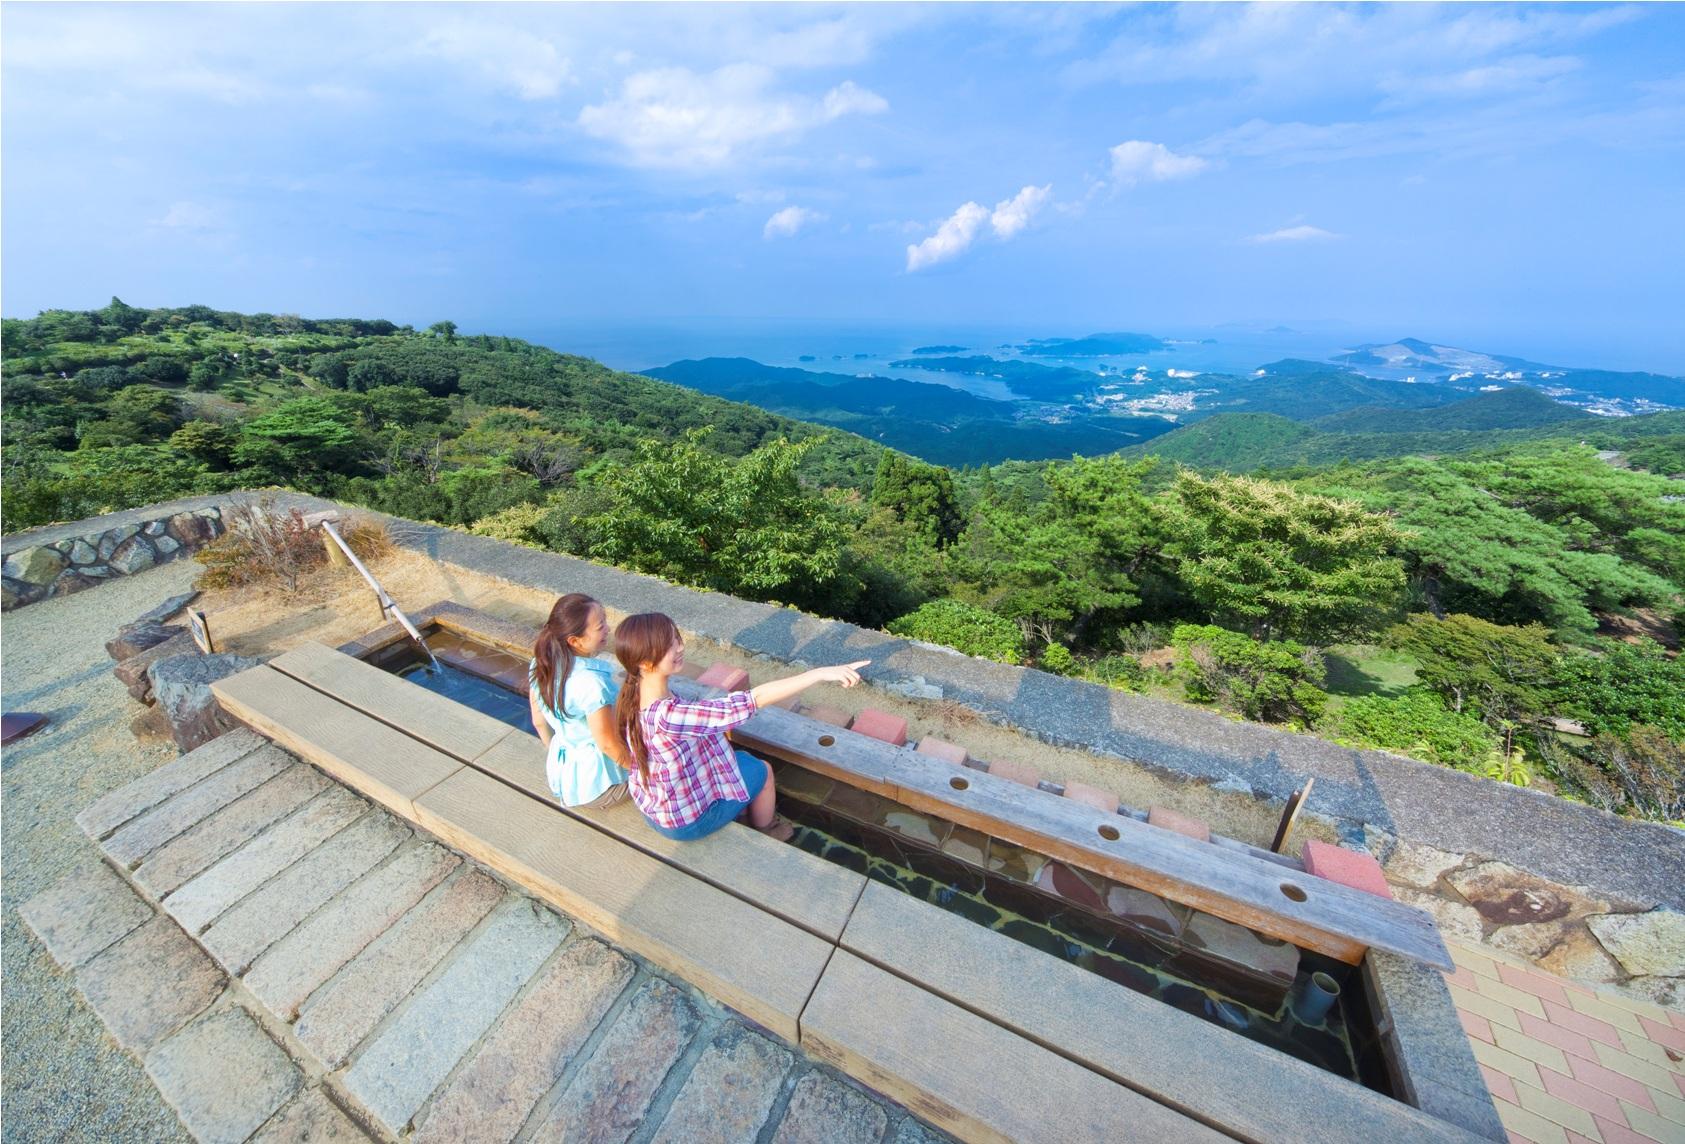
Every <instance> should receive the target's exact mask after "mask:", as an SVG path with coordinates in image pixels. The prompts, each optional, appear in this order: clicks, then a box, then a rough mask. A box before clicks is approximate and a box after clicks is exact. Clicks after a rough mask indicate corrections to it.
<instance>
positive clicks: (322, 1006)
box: [294, 867, 504, 1068]
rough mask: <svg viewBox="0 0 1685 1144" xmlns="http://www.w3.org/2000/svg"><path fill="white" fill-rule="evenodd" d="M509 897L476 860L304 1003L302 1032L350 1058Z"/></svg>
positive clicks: (339, 1058) (333, 1055) (317, 1047)
mask: <svg viewBox="0 0 1685 1144" xmlns="http://www.w3.org/2000/svg"><path fill="white" fill-rule="evenodd" d="M503 897H504V889H503V887H502V885H500V884H499V883H498V882H497V880H496V879H495V878H492V877H491V876H490V875H488V874H486V873H485V872H484V871H482V870H480V869H478V868H475V867H470V868H467V869H464V870H463V871H462V873H461V874H459V875H458V876H457V877H455V878H452V879H451V880H450V881H448V882H446V883H445V884H444V885H442V886H439V887H438V888H437V889H435V890H434V891H433V892H432V893H431V894H429V895H428V896H427V897H426V898H424V899H423V900H422V901H421V903H420V904H419V905H417V906H416V907H415V908H414V909H412V910H411V911H410V912H409V913H407V914H405V915H404V916H403V918H401V919H400V920H399V921H398V922H397V923H395V924H394V925H393V926H392V928H391V929H389V930H387V931H386V932H385V933H384V934H382V935H381V936H380V937H379V939H377V940H376V941H373V942H371V943H370V944H369V946H368V948H366V949H364V950H363V952H362V953H360V954H358V955H357V956H356V957H355V958H353V959H352V961H351V962H350V964H348V965H347V966H346V967H345V969H344V970H343V971H342V972H341V973H340V974H339V976H337V977H336V978H335V979H334V980H332V981H330V982H328V983H327V984H326V985H324V986H323V987H322V988H321V989H320V990H318V991H317V992H316V993H315V994H313V995H312V996H311V997H310V999H309V1000H308V1001H306V1002H305V1003H304V1005H303V1006H302V1007H301V1008H300V1009H299V1018H298V1023H297V1024H296V1025H295V1026H294V1031H295V1032H296V1033H297V1034H298V1038H299V1040H300V1041H302V1042H304V1045H305V1047H306V1048H308V1049H309V1050H310V1051H311V1052H312V1053H314V1054H316V1056H317V1057H318V1058H320V1059H321V1061H322V1062H323V1063H324V1064H326V1065H327V1066H328V1067H329V1068H338V1067H339V1066H340V1065H342V1064H344V1063H345V1060H346V1058H347V1057H349V1056H350V1055H351V1052H352V1050H353V1049H355V1048H356V1047H357V1045H358V1043H359V1042H361V1041H362V1040H363V1038H364V1037H366V1036H367V1035H368V1034H369V1032H370V1030H372V1029H373V1028H374V1027H375V1026H376V1025H378V1024H379V1023H380V1021H381V1019H382V1018H384V1017H385V1016H386V1015H387V1014H388V1013H390V1012H391V1011H392V1010H393V1009H395V1008H396V1007H397V1006H398V1004H399V1002H401V1001H402V1000H403V999H404V998H405V997H407V996H409V993H410V991H411V990H412V989H414V988H415V987H416V986H417V985H418V984H420V982H421V980H422V979H423V978H425V977H426V976H427V975H428V974H429V973H430V972H432V970H433V967H434V966H436V965H438V964H439V962H440V961H442V960H443V959H444V958H445V955H446V954H448V953H450V951H451V950H452V949H454V948H455V947H456V944H457V943H458V942H460V941H461V940H462V939H463V937H464V936H466V935H467V933H468V931H470V930H472V929H473V928H474V927H475V926H476V925H478V924H479V923H480V920H481V919H482V918H484V917H485V916H486V915H487V914H488V913H490V912H491V909H492V907H493V906H495V905H497V904H498V902H499V901H501V900H502V899H503Z"/></svg>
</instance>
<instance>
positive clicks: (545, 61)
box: [418, 20, 572, 100]
mask: <svg viewBox="0 0 1685 1144" xmlns="http://www.w3.org/2000/svg"><path fill="white" fill-rule="evenodd" d="M418 47H419V50H420V51H421V52H422V53H423V54H425V55H430V56H436V57H438V58H439V59H444V60H450V61H451V62H453V63H457V64H461V65H464V66H465V67H467V68H469V69H470V70H472V71H475V72H478V73H479V74H480V75H481V76H482V77H483V78H485V79H488V80H490V81H491V82H492V83H493V84H494V85H495V86H498V87H503V88H508V89H510V90H513V91H514V93H515V94H516V95H518V96H520V97H521V98H522V99H527V100H539V99H554V98H555V97H556V96H558V95H560V94H561V91H562V86H563V85H564V84H566V83H567V82H569V80H570V78H571V75H572V65H571V64H570V63H569V62H568V59H567V57H566V56H564V55H562V53H561V51H560V50H559V49H558V48H557V47H556V45H555V44H553V43H551V42H550V41H549V40H547V39H544V38H543V37H541V36H536V35H533V34H532V33H530V32H525V31H522V30H521V29H519V28H512V27H500V26H498V25H495V24H486V23H483V22H480V21H473V22H470V21H467V20H458V21H453V22H451V23H448V24H441V25H439V26H437V27H435V28H433V29H431V30H430V31H429V32H428V33H427V34H426V35H425V36H423V37H422V40H421V43H420V45H418Z"/></svg>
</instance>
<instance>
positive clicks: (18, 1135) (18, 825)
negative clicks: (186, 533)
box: [0, 560, 199, 1144]
mask: <svg viewBox="0 0 1685 1144" xmlns="http://www.w3.org/2000/svg"><path fill="white" fill-rule="evenodd" d="M198 567H199V566H198V565H197V564H194V563H193V562H191V561H186V560H184V561H180V562H178V563H174V564H166V565H164V566H162V567H160V568H156V569H153V570H152V571H149V572H143V573H141V574H140V575H138V576H131V577H124V578H122V579H117V580H113V581H112V582H111V583H109V584H102V585H101V586H100V587H98V588H96V589H94V590H92V591H88V592H82V593H79V594H77V595H74V596H63V597H59V598H57V599H51V600H43V601H42V602H41V603H38V604H32V605H30V606H28V607H25V608H20V609H18V610H17V611H15V612H8V613H7V614H6V616H5V618H4V620H3V621H0V657H3V658H0V686H3V688H4V697H5V708H6V710H7V711H39V712H42V713H45V714H47V715H49V716H51V719H52V722H51V724H50V725H49V726H48V727H47V728H46V729H45V730H42V731H37V732H36V733H35V734H34V735H32V736H30V737H29V738H27V739H24V740H22V741H21V742H19V743H16V744H14V745H13V746H10V747H8V748H6V750H5V756H4V764H3V766H4V776H3V793H4V803H3V804H0V839H3V843H0V846H3V850H0V866H3V868H4V881H3V883H0V916H3V919H4V929H3V931H0V958H3V959H4V966H5V973H4V978H3V982H0V989H3V996H0V1003H3V1010H0V1037H3V1040H4V1046H3V1047H4V1054H5V1068H4V1072H3V1075H0V1092H3V1098H4V1109H5V1118H4V1121H3V1122H0V1137H3V1138H4V1139H5V1140H7V1141H11V1140H19V1141H23V1140H31V1141H33V1140H43V1141H45V1140H54V1141H58V1140H90V1141H92V1140H98V1141H117V1140H134V1141H147V1142H148V1144H151V1142H154V1141H158V1142H162V1141H175V1140H187V1139H189V1137H188V1136H187V1135H186V1133H185V1132H183V1131H182V1127H181V1124H180V1122H179V1121H177V1120H176V1117H175V1114H174V1113H172V1112H171V1111H170V1110H169V1108H168V1107H167V1106H166V1105H165V1104H164V1102H163V1100H162V1099H161V1098H160V1097H159V1096H158V1093H157V1091H156V1090H155V1089H154V1088H153V1087H152V1083H151V1082H150V1081H149V1080H148V1079H147V1078H146V1074H145V1073H144V1072H142V1071H141V1068H140V1065H139V1064H138V1063H137V1062H136V1061H135V1060H134V1058H132V1057H130V1056H128V1055H127V1054H126V1053H124V1052H123V1051H122V1050H120V1049H118V1048H117V1047H116V1045H115V1044H114V1043H113V1042H112V1041H111V1040H110V1039H109V1038H107V1037H106V1035H105V1027H104V1026H103V1025H102V1024H100V1020H99V1018H98V1017H96V1016H95V1015H94V1013H93V1011H92V1010H91V1009H89V1008H88V1006H87V1005H86V1004H85V1003H84V1002H83V1001H82V998H81V996H80V995H79V994H78V993H77V992H76V988H75V986H74V985H72V984H71V980H70V977H69V975H68V974H65V973H61V972H60V971H59V969H58V968H57V966H55V965H54V964H53V961H52V959H51V958H50V957H48V956H47V952H46V950H45V949H44V948H43V947H42V946H41V944H40V943H39V942H38V941H36V940H35V935H34V934H32V933H30V932H29V929H28V927H27V926H25V925H24V924H23V921H22V919H21V918H19V917H18V907H19V906H21V905H22V904H23V903H24V902H27V901H28V900H29V899H30V898H32V897H34V896H35V895H36V894H37V893H39V892H40V891H42V890H44V889H46V888H47V887H48V886H51V885H52V884H53V883H54V882H56V881H58V880H59V878H61V877H63V876H64V875H65V874H67V873H69V872H70V871H72V870H74V869H77V868H79V867H82V866H86V865H91V864H93V863H96V862H98V861H99V860H100V859H99V855H98V852H97V851H96V850H95V849H94V845H93V843H92V842H91V841H90V840H89V839H88V837H87V836H86V835H84V834H83V833H82V831H81V830H80V829H79V828H78V827H77V825H76V823H75V817H76V814H77V812H78V811H80V810H81V809H82V808H83V807H85V806H87V805H88V804H89V803H91V802H92V801H94V799H96V798H98V797H99V796H101V795H103V794H105V793H106V792H107V791H110V790H114V789H115V788H117V787H119V786H122V785H123V784H125V783H127V782H130V781H132V780H133V779H135V778H136V777H138V776H140V775H142V774H145V773H146V772H147V771H150V770H152V769H153V768H154V767H157V766H159V765H161V764H163V763H165V762H168V761H169V760H170V759H172V758H174V757H175V749H174V748H173V747H172V746H170V745H169V744H167V743H145V744H143V743H139V742H137V741H136V740H135V738H134V737H133V736H132V735H131V734H130V733H129V729H128V724H129V720H130V719H132V718H134V716H135V715H137V714H138V713H139V712H140V711H141V707H140V705H139V704H138V703H135V702H134V701H133V700H131V699H130V698H129V696H128V693H127V692H126V691H124V690H123V685H122V684H120V683H118V682H117V680H116V679H114V678H113V677H112V675H111V666H112V665H111V660H110V659H108V658H107V657H106V654H105V641H106V640H108V639H110V638H111V637H112V636H113V635H115V634H116V631H117V628H118V627H120V626H121V625H123V624H125V623H128V622H129V621H130V620H132V619H134V618H135V617H136V616H138V615H140V614H141V613H142V612H145V611H146V610H147V609H148V608H151V607H152V606H153V605H155V604H157V603H159V602H160V601H162V600H164V599H165V598H167V597H169V596H172V595H174V594H176V593H178V592H184V591H186V590H187V589H188V587H189V586H190V584H191V581H192V579H193V575H194V573H195V572H197V571H198Z"/></svg>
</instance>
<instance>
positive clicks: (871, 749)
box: [732, 709, 1453, 970]
mask: <svg viewBox="0 0 1685 1144" xmlns="http://www.w3.org/2000/svg"><path fill="white" fill-rule="evenodd" d="M732 737H733V739H734V740H735V741H736V742H737V743H739V744H740V745H742V746H745V747H748V748H749V749H751V750H755V751H760V752H763V753H765V754H767V755H770V756H772V757H774V758H780V759H784V760H786V761H788V762H792V763H795V764H797V765H799V766H803V767H807V768H809V769H811V770H815V771H818V772H819V773H821V774H824V775H828V776H831V777H834V778H837V779H839V780H840V781H842V782H847V783H852V784H853V785H856V786H864V787H867V788H868V789H871V790H874V791H877V792H879V793H884V794H887V795H888V797H891V798H894V799H895V800H896V801H898V802H902V803H905V804H906V805H908V806H911V807H913V808H914V809H915V810H921V811H925V812H926V813H929V814H935V815H939V816H940V817H942V818H946V819H949V820H950V821H953V822H958V823H960V824H962V825H964V826H969V827H972V828H974V829H976V830H981V831H983V832H984V833H986V834H991V835H994V836H996V837H999V838H1005V839H1006V840H1007V841H1009V842H1016V843H1018V844H1019V845H1021V846H1026V847H1028V848H1030V849H1032V850H1036V851H1039V852H1040V853H1043V854H1048V855H1051V856H1052V857H1055V858H1058V859H1060V860H1061V861H1064V862H1068V863H1070V864H1071V865H1073V866H1078V867H1081V868H1082V869H1084V870H1093V871H1095V872H1097V873H1100V874H1104V875H1106V876H1107V877H1109V878H1114V879H1116V880H1117V881H1119V882H1123V883H1125V884H1127V885H1131V886H1137V887H1139V888H1141V889H1143V890H1150V891H1152V892H1153V893H1155V894H1158V895H1160V896H1161V897H1166V898H1171V899H1173V900H1175V901H1179V902H1185V903H1186V904H1188V905H1190V906H1193V907H1194V908H1195V909H1199V910H1203V911H1205V912H1206V913H1209V914H1215V915H1216V916H1218V917H1220V918H1224V919H1226V920H1228V921H1232V922H1235V923H1236V924H1238V925H1243V926H1246V927H1248V928H1249V929H1253V930H1257V931H1258V932H1259V933H1263V934H1268V935H1269V936H1271V937H1276V938H1281V939H1283V940H1285V941H1290V942H1292V943H1293V944H1295V945H1298V946H1301V947H1302V948H1305V949H1313V950H1316V951H1317V952H1319V953H1323V954H1326V955H1327V956H1329V957H1333V958H1336V959H1337V960H1340V961H1344V962H1346V963H1347V964H1350V965H1356V964H1358V963H1359V962H1361V961H1362V959H1363V953H1364V951H1365V950H1366V949H1368V948H1370V947H1372V946H1373V947H1377V948H1380V949H1385V950H1390V951H1392V952H1393V953H1397V954H1401V955H1403V956H1405V957H1409V958H1412V959H1414V960H1416V961H1421V962H1425V963H1427V964H1429V965H1432V966H1435V967H1436V968H1440V969H1445V970H1450V969H1451V968H1453V967H1452V964H1451V955H1450V954H1449V953H1448V952H1447V951H1446V949H1445V943H1444V941H1443V940H1442V939H1441V938H1440V936H1439V930H1438V929H1437V927H1436V926H1435V925H1434V922H1433V919H1432V918H1431V917H1430V916H1429V915H1428V914H1427V913H1425V912H1424V911H1422V910H1418V909H1416V908H1414V907H1412V906H1407V905H1405V904H1404V903H1402V902H1395V901H1392V900H1389V899H1387V898H1382V897H1378V896H1376V895H1374V894H1368V893H1364V892H1363V891H1361V890H1354V889H1351V888H1350V887H1347V886H1342V885H1340V884H1339V883H1337V882H1331V881H1328V880H1327V879H1323V878H1317V877H1315V876H1313V875H1310V874H1306V873H1304V872H1302V871H1298V870H1293V869H1289V868H1287V867H1285V866H1281V865H1278V864H1276V863H1274V862H1270V861H1266V860H1264V859H1260V858H1254V857H1251V856H1248V855H1245V854H1240V853H1237V852H1234V851H1231V850H1227V849H1223V848H1220V847H1216V846H1211V845H1209V844H1207V843H1202V842H1197V841H1195V840H1193V839H1191V838H1186V837H1184V836H1182V835H1180V834H1177V833H1175V832H1173V831H1169V830H1164V829H1161V828H1159V827H1155V826H1149V825H1147V824H1146V823H1144V822H1138V821H1136V820H1135V819H1133V818H1129V817H1127V816H1125V815H1121V814H1107V813H1105V812H1104V811H1101V810H1097V809H1095V808H1094V807H1091V806H1085V805H1083V804H1082V803H1079V802H1076V801H1074V800H1072V799H1067V798H1058V797H1055V796H1053V795H1049V794H1047V793H1045V792H1043V791H1037V790H1033V789H1031V788H1029V787H1025V786H1021V785H1019V784H1018V783H1014V782H1009V781H1007V780H1006V779H1002V778H996V777H994V776H992V775H989V774H986V773H984V772H981V771H974V770H970V769H962V768H956V767H953V766H951V765H949V764H947V763H943V762H940V761H939V760H936V759H932V758H930V757H929V756H926V755H920V754H918V753H917V752H915V751H913V750H911V749H909V748H906V747H892V746H890V745H889V744H887V743H880V742H878V741H876V740H874V739H868V738H866V737H865V736H863V735H856V734H853V733H852V732H848V731H842V730H838V729H837V728H835V727H831V726H828V725H826V724H822V723H819V722H816V721H815V720H812V719H808V718H806V717H805V716H801V715H796V714H793V713H791V712H788V711H781V710H778V709H772V710H762V711H761V712H759V713H757V714H756V715H755V717H754V718H753V719H751V720H750V721H749V722H748V723H746V724H744V725H743V726H741V727H739V728H738V729H737V730H736V731H734V732H732ZM827 740H829V742H827ZM885 788H888V789H885Z"/></svg>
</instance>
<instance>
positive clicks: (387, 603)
mask: <svg viewBox="0 0 1685 1144" xmlns="http://www.w3.org/2000/svg"><path fill="white" fill-rule="evenodd" d="M322 531H323V532H325V533H327V534H328V535H329V536H331V537H333V542H334V543H335V544H337V545H339V550H340V551H341V552H343V553H345V558H346V559H347V560H349V561H351V567H353V568H355V569H356V570H357V571H359V572H361V573H362V574H363V579H365V580H367V581H368V582H369V587H371V588H373V589H374V594H375V597H376V598H377V599H378V600H379V601H380V612H381V615H385V614H386V613H387V612H391V613H392V615H393V617H394V618H396V619H397V621H398V623H400V624H401V625H403V628H404V630H405V631H406V632H408V633H409V634H410V638H411V639H412V640H414V641H415V642H416V644H417V645H418V646H419V647H420V648H421V650H422V653H423V654H424V655H426V656H427V659H428V661H429V662H431V663H432V664H433V666H434V667H438V666H439V661H438V660H437V659H436V658H434V655H433V649H432V648H430V647H428V646H427V641H426V640H424V639H422V638H421V633H420V632H418V631H417V630H416V628H415V625H414V624H412V623H410V618H409V617H408V616H406V615H404V612H403V609H401V608H399V607H398V605H397V604H396V603H394V602H393V600H392V597H391V596H388V595H387V594H386V589H385V588H382V587H381V586H380V581H379V580H376V579H375V578H374V573H372V572H370V571H369V570H368V569H367V568H365V567H364V566H363V562H362V561H361V560H359V559H357V554H356V553H355V552H353V551H351V546H350V545H349V544H347V543H345V538H344V537H343V536H341V535H340V534H339V530H338V529H337V528H335V527H334V526H333V521H331V520H324V521H323V522H322Z"/></svg>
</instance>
